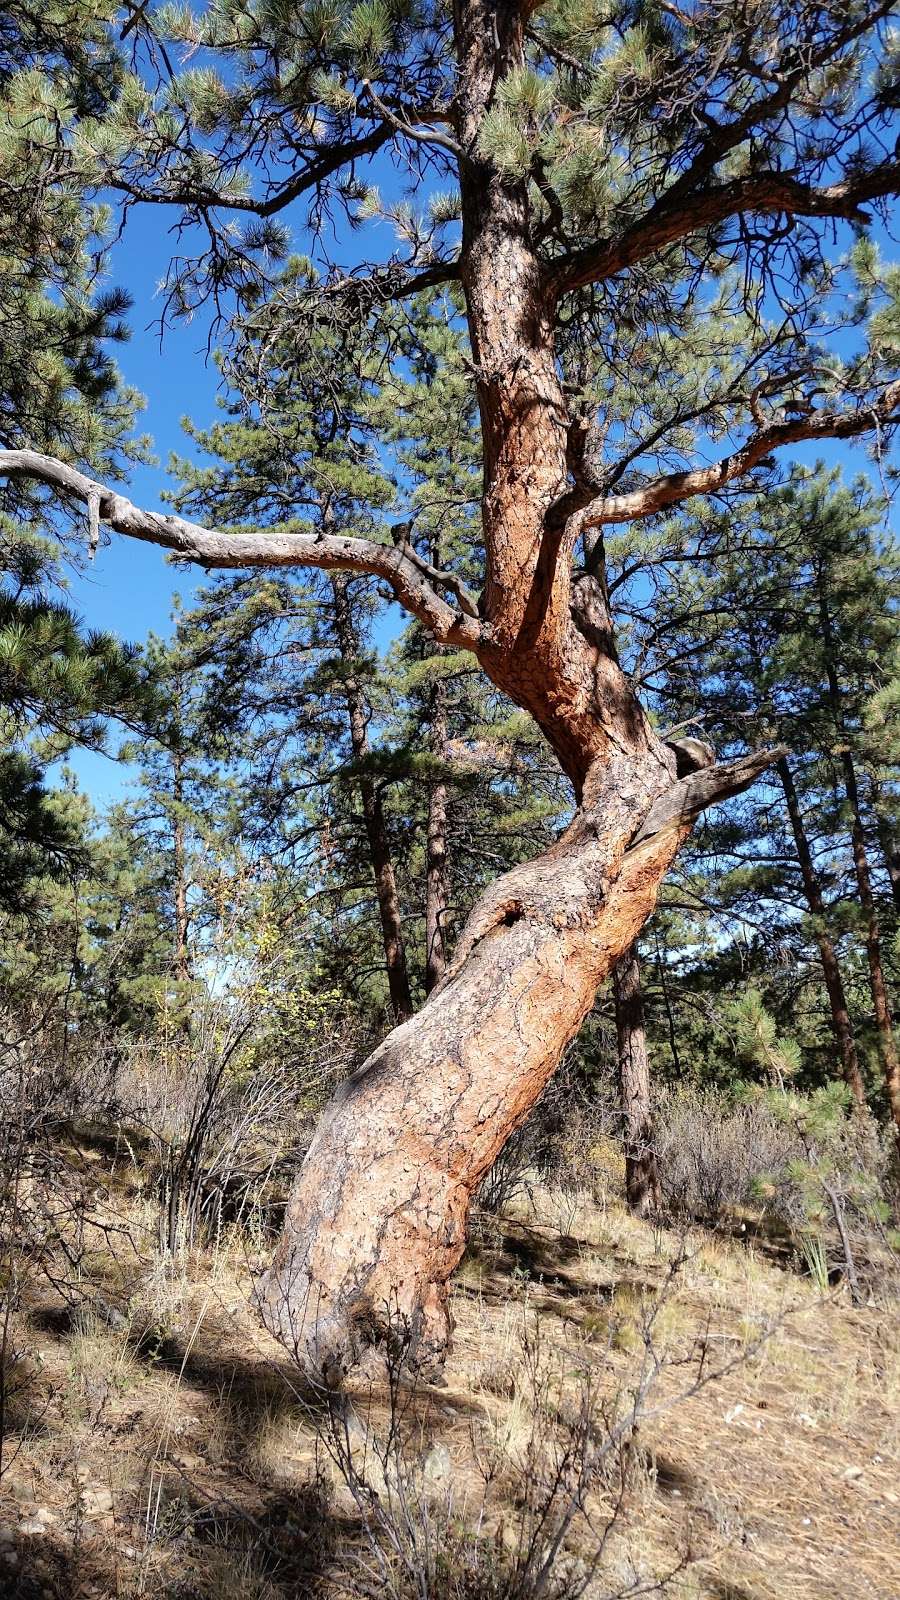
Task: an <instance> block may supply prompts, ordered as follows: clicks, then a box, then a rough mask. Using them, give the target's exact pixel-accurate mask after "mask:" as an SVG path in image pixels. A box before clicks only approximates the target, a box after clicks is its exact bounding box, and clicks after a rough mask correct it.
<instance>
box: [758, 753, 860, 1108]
mask: <svg viewBox="0 0 900 1600" xmlns="http://www.w3.org/2000/svg"><path fill="white" fill-rule="evenodd" d="M777 772H778V776H779V778H780V779H781V785H782V788H783V789H784V798H785V801H786V803H787V810H788V816H789V817H790V821H791V830H792V832H793V835H794V846H795V848H796V851H797V860H798V862H799V863H800V874H801V877H802V879H803V891H804V894H805V895H806V903H807V905H808V906H809V909H810V913H811V915H812V916H813V917H814V918H815V925H816V943H817V944H818V946H819V957H820V960H821V962H822V973H823V975H824V978H825V989H826V991H827V994H828V1003H829V1006H830V1008H831V1027H832V1031H833V1033H834V1036H835V1039H836V1040H837V1046H838V1051H839V1054H840V1058H841V1070H842V1072H843V1075H844V1078H845V1079H846V1082H847V1084H848V1086H849V1088H850V1091H851V1093H852V1095H853V1099H854V1102H855V1104H856V1106H857V1107H858V1108H859V1110H860V1111H863V1110H865V1105H866V1092H865V1088H864V1086H863V1081H862V1074H861V1072H860V1070H859V1060H858V1058H857V1054H856V1041H855V1040H854V1037H853V1024H852V1023H851V1021H850V1013H849V1011H848V1009H847V1001H846V997H845V994H844V982H843V978H842V977H841V969H840V965H839V963H838V958H837V952H836V950H835V948H834V944H833V943H832V939H831V935H830V933H829V931H828V926H827V922H826V917H825V902H824V901H823V899H822V889H821V885H820V883H819V877H818V873H817V872H816V869H815V865H814V863H813V858H812V851H811V850H810V847H809V840H808V838H807V836H806V829H805V827H804V825H803V813H802V812H801V810H800V802H799V799H798V798H797V789H796V785H795V783H794V776H793V773H792V772H791V769H790V766H789V765H788V761H787V757H783V758H782V760H781V761H779V762H778V763H777Z"/></svg>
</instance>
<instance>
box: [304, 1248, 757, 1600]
mask: <svg viewBox="0 0 900 1600" xmlns="http://www.w3.org/2000/svg"><path fill="white" fill-rule="evenodd" d="M680 1267H681V1259H680V1258H679V1259H677V1260H675V1261H674V1262H673V1263H672V1264H671V1266H670V1269H669V1272H668V1274H667V1276H666V1278H665V1279H664V1281H663V1283H662V1285H661V1286H660V1288H659V1290H658V1291H656V1292H653V1293H651V1294H649V1295H648V1296H647V1298H646V1300H644V1301H642V1302H641V1304H640V1305H639V1307H638V1308H637V1311H636V1319H635V1326H636V1344H637V1357H636V1368H635V1369H634V1370H632V1371H631V1372H630V1374H629V1377H628V1383H627V1387H622V1388H621V1389H610V1387H609V1385H608V1377H607V1375H608V1371H609V1359H608V1358H609V1350H607V1351H606V1352H603V1351H599V1350H598V1349H597V1347H596V1345H593V1346H592V1347H591V1348H587V1347H586V1346H584V1345H581V1346H579V1345H576V1344H567V1345H566V1347H565V1348H564V1349H562V1350H561V1349H560V1347H559V1346H558V1345H550V1344H548V1343H547V1342H546V1340H545V1339H544V1337H543V1336H542V1334H541V1331H540V1323H539V1321H537V1320H536V1319H535V1320H533V1321H532V1320H530V1319H529V1317H528V1316H527V1315H526V1316H524V1317H523V1325H522V1330H521V1337H520V1345H519V1355H518V1360H517V1361H516V1362H515V1381H514V1390H515V1395H514V1402H513V1403H512V1404H511V1405H510V1406H509V1407H507V1408H506V1409H505V1410H504V1412H503V1413H502V1414H501V1416H500V1417H499V1418H497V1417H493V1416H492V1415H486V1417H485V1421H484V1422H483V1423H475V1424H473V1425H472V1429H471V1433H470V1439H469V1450H468V1457H469V1459H468V1460H467V1461H466V1462H465V1463H462V1464H460V1463H457V1462H454V1461H452V1460H451V1458H450V1454H449V1451H448V1449H447V1447H446V1446H444V1445H441V1444H434V1443H431V1442H430V1440H429V1437H428V1430H427V1404H425V1406H424V1408H423V1396H422V1394H421V1392H420V1391H418V1390H417V1388H416V1385H415V1383H410V1382H409V1380H408V1377H407V1376H406V1370H407V1369H406V1362H405V1353H404V1349H403V1347H402V1341H399V1342H398V1345H397V1347H396V1348H395V1349H394V1350H393V1351H392V1352H391V1355H390V1357H389V1360H388V1365H389V1378H388V1390H389V1404H388V1406H387V1409H386V1421H385V1423H384V1426H383V1427H382V1428H381V1429H380V1430H379V1429H377V1428H370V1427H369V1426H368V1425H367V1423H366V1421H365V1408H364V1407H362V1406H361V1405H360V1403H359V1401H356V1402H354V1400H353V1399H352V1398H351V1397H349V1396H347V1395H345V1394H338V1395H329V1396H328V1397H327V1406H328V1411H327V1421H326V1422H324V1423H321V1424H320V1426H319V1436H320V1440H321V1442H322V1446H323V1449H324V1451H325V1453H326V1455H327V1456H328V1458H330V1460H331V1462H332V1464H333V1467H334V1469H335V1472H336V1476H337V1479H338V1482H339V1483H340V1484H342V1485H343V1487H344V1489H345V1491H346V1492H347V1493H348V1494H349V1498H350V1500H351V1501H352V1504H353V1505H354V1507H355V1509H356V1511H357V1513H358V1519H359V1520H358V1536H357V1539H356V1541H355V1543H354V1544H353V1545H352V1546H351V1547H350V1548H349V1549H348V1550H346V1551H342V1561H343V1562H344V1563H345V1565H346V1568H347V1570H348V1571H349V1572H350V1573H351V1574H352V1578H353V1584H354V1589H353V1593H354V1594H358V1595H359V1596H360V1597H361V1600H369V1597H372V1600H375V1597H376V1596H377V1597H378V1600H580V1597H581V1596H585V1595H588V1594H590V1595H591V1596H592V1597H594V1600H628V1597H629V1596H637V1595H638V1594H640V1595H646V1594H664V1593H666V1592H668V1590H669V1588H670V1586H671V1585H672V1584H673V1582H674V1581H675V1579H676V1578H677V1577H679V1576H680V1575H681V1574H682V1573H683V1572H684V1570H685V1568H686V1567H687V1566H688V1565H689V1563H690V1557H689V1555H688V1554H687V1553H684V1554H683V1555H681V1556H678V1557H677V1558H676V1559H675V1560H674V1561H673V1563H672V1566H671V1568H670V1570H669V1571H668V1572H667V1573H666V1574H664V1575H662V1576H660V1575H658V1574H656V1575H653V1574H648V1572H647V1571H646V1570H642V1571H639V1570H637V1569H636V1568H634V1567H631V1568H627V1562H626V1566H625V1567H623V1564H622V1559H621V1552H617V1553H616V1558H615V1560H613V1558H612V1550H611V1539H612V1535H613V1533H614V1532H615V1531H616V1530H617V1529H618V1528H619V1527H620V1524H622V1523H623V1521H624V1519H625V1517H626V1514H627V1512H628V1510H629V1509H630V1507H631V1506H632V1505H633V1504H634V1503H635V1501H636V1500H637V1501H638V1502H640V1498H641V1496H642V1495H643V1493H645V1492H649V1484H650V1478H651V1473H650V1469H649V1467H648V1465H647V1463H646V1462H645V1460H644V1456H643V1452H642V1450H641V1448H640V1447H639V1446H638V1442H637V1435H638V1428H639V1424H641V1423H642V1422H644V1421H645V1420H649V1419H650V1418H652V1417H657V1416H659V1415H660V1414H661V1413H663V1412H665V1411H666V1410H668V1409H669V1408H670V1407H671V1406H673V1405H677V1404H679V1403H682V1402H684V1401H686V1400H688V1399H690V1398H692V1397H693V1396H694V1395H696V1394H697V1393H698V1392H699V1390H700V1389H702V1388H705V1387H706V1386H707V1385H708V1384H710V1383H713V1382H715V1381H717V1380H718V1379H719V1378H721V1377H723V1376H724V1375H725V1374H726V1373H727V1372H730V1371H731V1370H733V1368H734V1367H735V1366H736V1365H738V1364H739V1362H742V1361H744V1360H747V1359H750V1357H751V1356H753V1355H754V1354H756V1352H757V1351H758V1349H759V1348H760V1346H761V1344H762V1343H763V1342H764V1340H765V1339H766V1338H768V1337H769V1334H770V1333H771V1331H772V1330H771V1328H768V1327H767V1328H766V1329H764V1330H763V1331H761V1333H760V1335H759V1338H758V1339H757V1340H756V1341H755V1342H754V1343H753V1344H752V1345H751V1346H747V1347H746V1348H745V1349H743V1350H742V1351H741V1353H740V1355H739V1356H737V1357H733V1358H730V1359H727V1360H726V1361H724V1362H722V1363H721V1364H720V1365H719V1366H718V1367H714V1366H712V1365H710V1363H709V1359H708V1353H707V1352H706V1350H705V1349H704V1351H703V1352H702V1353H698V1354H697V1355H696V1356H695V1358H692V1359H693V1365H689V1364H688V1363H687V1362H686V1360H685V1357H684V1356H683V1355H681V1356H678V1357H676V1356H675V1355H673V1354H668V1353H666V1351H665V1348H664V1344H663V1341H662V1338H661V1337H660V1335H659V1333H658V1329H659V1326H660V1322H661V1319H662V1320H664V1312H665V1308H666V1307H667V1305H668V1303H669V1301H670V1299H671V1297H672V1295H673V1293H674V1285H675V1280H676V1277H677V1275H678V1272H679V1270H680ZM676 1365H677V1366H678V1367H679V1368H680V1369H682V1370H684V1371H685V1375H684V1377H683V1378H682V1379H681V1382H680V1386H675V1390H674V1392H673V1390H672V1386H671V1385H668V1386H667V1388H666V1393H665V1394H664V1393H663V1386H662V1384H661V1379H662V1377H663V1375H664V1373H666V1372H668V1371H670V1369H672V1370H674V1368H675V1366H676ZM685 1369H686V1370H685ZM423 1409H424V1416H425V1421H424V1423H423ZM638 1510H640V1504H638Z"/></svg>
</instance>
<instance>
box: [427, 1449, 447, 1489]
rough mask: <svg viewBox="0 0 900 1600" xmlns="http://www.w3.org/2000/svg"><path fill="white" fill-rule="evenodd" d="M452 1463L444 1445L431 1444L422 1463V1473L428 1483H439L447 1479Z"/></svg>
mask: <svg viewBox="0 0 900 1600" xmlns="http://www.w3.org/2000/svg"><path fill="white" fill-rule="evenodd" d="M452 1467H453V1463H452V1461H451V1460H450V1451H449V1450H448V1449H447V1446H446V1445H445V1444H433V1445H432V1446H431V1449H430V1450H429V1452H428V1454H427V1456H426V1457H425V1460H424V1461H423V1463H422V1472H423V1474H424V1476H425V1478H426V1479H427V1480H428V1482H429V1483H439V1482H441V1481H442V1480H443V1479H444V1478H449V1476H450V1473H451V1471H452Z"/></svg>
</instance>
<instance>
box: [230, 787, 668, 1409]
mask: <svg viewBox="0 0 900 1600" xmlns="http://www.w3.org/2000/svg"><path fill="white" fill-rule="evenodd" d="M641 768H643V770H641ZM617 777H618V782H617V783H616V782H615V781H614V784H613V786H612V788H613V792H614V791H615V789H616V788H618V790H619V794H620V797H621V798H620V799H619V802H618V804H616V803H615V801H614V799H613V794H612V793H610V792H609V791H606V793H605V796H604V798H605V801H606V802H607V804H608V805H609V808H610V810H612V812H613V826H612V828H610V827H609V826H608V825H607V826H604V821H607V820H608V819H605V818H604V817H603V813H602V812H598V813H595V812H585V811H582V812H580V813H579V814H578V815H577V817H576V819H575V821H574V822H573V823H572V825H571V826H570V828H569V829H568V830H567V832H566V833H565V834H564V835H563V836H562V838H561V839H560V840H559V841H558V842H557V843H556V844H555V845H554V846H552V847H551V849H549V850H548V851H546V852H545V853H544V855H542V856H541V857H539V858H538V859H537V860H536V861H534V862H531V863H529V864H528V865H527V866H519V867H516V868H514V869H513V870H512V871H511V872H508V873H507V874H506V875H505V876H504V877H503V878H501V879H500V880H499V881H498V882H497V883H496V884H494V885H493V886H492V888H491V889H490V890H489V891H488V893H487V894H486V895H485V896H484V897H483V898H482V900H481V901H480V902H479V904H478V905H477V906H476V908H475V910H474V912H473V914H472V917H471V918H470V920H469V923H468V926H467V928H466V929H465V930H464V933H463V936H462V938H461V940H460V949H459V952H458V954H457V957H456V959H455V961H454V963H453V965H452V967H451V969H450V971H449V973H448V975H447V978H446V979H445V981H444V983H443V984H441V986H440V987H439V988H437V989H435V990H434V991H433V993H432V994H431V996H430V997H429V999H428V1001H427V1002H426V1004H425V1006H424V1007H423V1008H422V1010H421V1011H420V1012H419V1013H418V1015H417V1016H416V1017H415V1018H413V1019H411V1020H410V1021H409V1022H406V1023H405V1024H404V1025H403V1026H402V1027H399V1028H397V1029H395V1031H394V1032H393V1033H392V1034H391V1035H390V1036H389V1037H388V1038H387V1039H386V1040H385V1041H384V1043H383V1044H382V1045H381V1046H380V1047H379V1048H378V1049H377V1050H376V1051H375V1053H374V1055H372V1056H371V1057H370V1058H369V1060H368V1061H367V1062H366V1063H365V1065H364V1066H363V1067H362V1068H361V1069H360V1070H359V1071H358V1072H357V1073H356V1074H355V1075H354V1076H353V1077H352V1078H351V1079H350V1080H349V1081H348V1083H347V1084H345V1085H344V1086H343V1087H342V1088H341V1089H340V1090H339V1091H338V1093H337V1095H336V1096H335V1098H334V1100H333V1101H332V1103H331V1105H330V1106H329V1108H328V1110H327V1111H326V1113H325V1115H324V1117H323V1119H322V1122H321V1124H320V1126H319V1128H318V1130H317V1133H316V1136H315V1139H314V1141H313V1145H312V1147H311V1149H310V1151H309V1154H308V1155H307V1158H306V1161H305V1164H304V1167H303V1169H302V1171H301V1174H300V1178H299V1180H298V1184H297V1187H296V1189H295V1192H294V1194H293V1196H292V1198H291V1202H290V1205H289V1208H288V1213H287V1217H286V1226H285V1232H284V1235H283V1237H282V1240H281V1243H280V1245H279V1248H278V1251H277V1254H276V1256H275V1260H274V1263H273V1266H272V1268H271V1270H270V1272H269V1273H268V1274H267V1275H266V1277H265V1278H264V1279H263V1280H262V1282H261V1284H260V1287H259V1291H258V1292H259V1299H260V1304H261V1308H262V1311H263V1315H264V1319H265V1321H266V1323H267V1325H268V1326H269V1327H270V1328H271V1329H272V1330H273V1331H274V1332H275V1333H276V1334H277V1335H278V1336H279V1337H280V1338H281V1339H282V1340H283V1341H284V1342H285V1344H286V1345H287V1346H288V1347H289V1348H290V1349H291V1351H292V1352H293V1353H294V1355H295V1358H296V1359H297V1361H298V1363H299V1364H300V1366H301V1368H302V1369H303V1370H304V1371H305V1372H306V1373H307V1375H308V1376H309V1377H310V1378H311V1379H313V1380H317V1381H319V1382H323V1381H324V1382H325V1383H328V1384H334V1383H336V1382H339V1381H340V1379H341V1377H342V1376H343V1374H344V1373H345V1372H346V1371H347V1370H348V1369H349V1368H350V1367H351V1366H352V1365H353V1364H354V1363H355V1362H356V1361H358V1360H359V1359H360V1357H361V1355H362V1354H363V1353H364V1351H365V1350H366V1348H367V1347H369V1346H372V1345H376V1344H378V1343H380V1342H382V1341H383V1340H385V1339H387V1338H389V1337H390V1336H392V1335H393V1337H395V1338H400V1339H402V1340H403V1341H405V1343H406V1349H405V1351H404V1355H405V1359H406V1360H407V1361H409V1362H410V1363H411V1364H413V1365H415V1366H418V1367H419V1368H420V1369H422V1368H424V1369H425V1370H428V1368H429V1366H430V1364H431V1363H432V1362H435V1361H439V1360H440V1359H441V1357H442V1355H443V1353H444V1350H445V1348H446V1344H447V1340H448V1335H449V1320H448V1313H447V1281H448V1278H449V1276H450V1274H451V1272H452V1271H453V1269H454V1267H455V1266H456V1264H457V1262H458V1261H459V1258H460V1256H461V1254H462V1251H463V1249H464V1245H465V1222H466V1214H467V1210H468V1206H469V1201H470V1198H471V1196H472V1194H473V1192H474V1191H475V1189H476V1188H477V1186H478V1184H479V1183H480V1181H481V1179H482V1178H483V1176H484V1174H485V1173H486V1172H487V1171H488V1169H489V1168H490V1166H491V1165H492V1163H493V1161H494V1160H495V1159H496V1156H497V1154H498V1153H499V1151H500V1149H501V1148H502V1146H503V1144H504V1143H505V1141H506V1139H507V1138H508V1137H509V1135H510V1134H511V1133H512V1132H513V1131H514V1130H515V1129H516V1128H517V1127H518V1126H519V1125H520V1124H521V1123H522V1122H523V1121H524V1119H525V1118H526V1117H527V1115H528V1112H529V1111H530V1109H531V1107H532V1106H533V1104H534V1102H535V1100H536V1099H537V1097H538V1095H539V1094H540V1092H541V1090H542V1089H543V1087H544V1085H545V1084H546V1082H547V1081H548V1079H549V1077H550V1076H551V1074H552V1073H553V1071H554V1069H555V1068H556V1066H557V1063H558V1061H559V1059H560V1055H561V1053H562V1051H563V1049H564V1048H565V1045H566V1044H567V1042H568V1041H569V1040H570V1039H571V1038H572V1037H573V1035H574V1034H575V1033H576V1032H577V1030H578V1028H579V1026H580V1024H581V1022H582V1019H583V1018H584V1016H585V1014H586V1013H587V1011H588V1010H589V1009H590V1007H591V1005H592V1004H593V1002H594V998H595V995H596V992H597V988H598V986H599V984H600V983H601V982H602V981H603V979H604V978H605V977H607V976H608V974H609V973H610V972H611V970H612V968H613V966H614V964H615V962H616V961H617V960H618V959H619V957H620V956H621V955H622V954H623V953H624V952H625V951H626V950H627V949H628V948H629V947H630V945H631V943H632V941H633V940H634V938H635V936H636V934H637V932H638V930H639V928H640V927H641V925H642V923H643V922H644V920H645V918H646V917H647V916H648V915H649V913H650V911H651V910H652V908H653V905H654V903H655V900H656V895H657V891H658V888H659V884H660V881H661V879H662V877H663V874H664V872H665V871H666V869H667V867H668V865H669V863H670V862H671V860H672V858H673V856H674V854H675V852H676V850H677V848H678V845H679V843H680V842H681V840H682V838H683V837H684V836H685V835H686V833H687V832H688V830H689V827H690V821H688V820H680V819H679V820H676V821H673V822H670V824H669V825H668V826H667V827H665V828H664V829H663V830H662V831H661V832H659V833H654V834H652V835H651V836H650V837H649V838H648V839H646V840H644V841H643V842H642V843H640V844H639V845H637V846H636V847H634V848H632V849H630V850H628V851H627V853H626V852H625V846H626V844H627V843H628V840H629V837H630V836H631V834H632V833H633V831H634V824H633V821H632V823H631V824H630V825H623V811H624V809H625V807H626V806H627V808H628V810H629V811H631V812H632V815H633V811H634V810H635V809H636V810H637V811H638V814H640V813H641V812H645V811H646V810H647V807H648V804H649V803H650V801H651V799H652V797H653V792H654V789H655V790H657V791H658V790H659V786H660V772H659V767H658V766H655V767H654V764H653V763H651V762H649V761H647V760H645V761H644V762H643V763H642V764H640V763H637V762H631V763H619V764H618V774H617ZM605 809H606V806H604V810H605ZM616 813H618V815H616Z"/></svg>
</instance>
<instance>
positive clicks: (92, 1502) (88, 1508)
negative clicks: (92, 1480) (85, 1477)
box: [79, 1484, 113, 1517]
mask: <svg viewBox="0 0 900 1600" xmlns="http://www.w3.org/2000/svg"><path fill="white" fill-rule="evenodd" d="M79 1500H80V1501H81V1509H82V1511H83V1512H84V1514H85V1516H86V1517H102V1516H105V1515H107V1514H108V1513H109V1512H110V1511H112V1508H113V1497H112V1492H111V1491H110V1490H109V1489H105V1488H104V1487H103V1485H102V1484H98V1485H97V1486H96V1487H95V1488H90V1489H82V1491H81V1494H80V1495H79Z"/></svg>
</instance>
